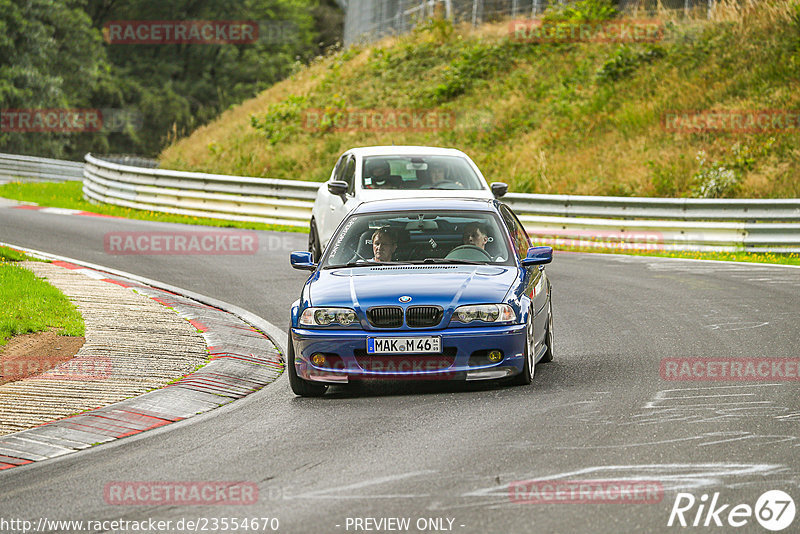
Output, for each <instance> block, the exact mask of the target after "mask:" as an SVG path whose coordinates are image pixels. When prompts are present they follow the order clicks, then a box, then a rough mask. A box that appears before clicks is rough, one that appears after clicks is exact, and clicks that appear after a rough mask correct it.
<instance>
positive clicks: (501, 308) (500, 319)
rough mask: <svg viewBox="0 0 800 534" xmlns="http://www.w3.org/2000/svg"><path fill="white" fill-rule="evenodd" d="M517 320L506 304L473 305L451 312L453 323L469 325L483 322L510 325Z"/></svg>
mask: <svg viewBox="0 0 800 534" xmlns="http://www.w3.org/2000/svg"><path fill="white" fill-rule="evenodd" d="M516 320H517V314H516V313H514V309H513V308H512V307H511V306H509V305H508V304H473V305H469V306H459V307H458V308H456V311H455V312H453V321H458V322H461V323H471V322H472V321H483V322H486V323H510V322H513V321H516Z"/></svg>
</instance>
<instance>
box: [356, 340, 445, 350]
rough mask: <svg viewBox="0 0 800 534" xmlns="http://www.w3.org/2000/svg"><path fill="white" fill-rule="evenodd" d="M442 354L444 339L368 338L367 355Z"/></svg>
mask: <svg viewBox="0 0 800 534" xmlns="http://www.w3.org/2000/svg"><path fill="white" fill-rule="evenodd" d="M440 352H442V338H441V337H439V336H428V337H368V338H367V354H405V353H416V354H420V353H422V354H436V353H440Z"/></svg>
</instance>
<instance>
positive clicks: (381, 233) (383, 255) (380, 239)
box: [370, 228, 397, 262]
mask: <svg viewBox="0 0 800 534" xmlns="http://www.w3.org/2000/svg"><path fill="white" fill-rule="evenodd" d="M395 250H397V239H395V236H394V235H392V232H391V231H390V230H389V229H388V228H378V229H377V230H375V233H373V234H372V254H373V258H372V260H370V261H380V262H383V261H392V254H394V251H395Z"/></svg>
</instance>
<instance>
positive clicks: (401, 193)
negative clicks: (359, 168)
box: [358, 189, 494, 202]
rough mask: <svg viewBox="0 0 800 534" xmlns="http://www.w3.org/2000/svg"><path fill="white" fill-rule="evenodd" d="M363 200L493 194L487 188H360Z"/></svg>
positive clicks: (468, 196)
mask: <svg viewBox="0 0 800 534" xmlns="http://www.w3.org/2000/svg"><path fill="white" fill-rule="evenodd" d="M358 196H359V198H360V199H361V200H363V201H365V202H368V201H371V200H384V199H391V198H419V197H421V196H424V197H448V198H486V199H492V198H494V195H493V194H492V192H491V191H489V190H488V189H466V190H465V189H362V190H361V192H359V194H358Z"/></svg>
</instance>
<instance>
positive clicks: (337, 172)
mask: <svg viewBox="0 0 800 534" xmlns="http://www.w3.org/2000/svg"><path fill="white" fill-rule="evenodd" d="M347 157H348V156H347V155H346V154H345V155H344V156H342V157H341V158H339V161H337V162H336V167H335V168H334V170H333V179H334V180H342V179H343V175H344V169H345V167H346V164H345V162H346V161H347Z"/></svg>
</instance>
